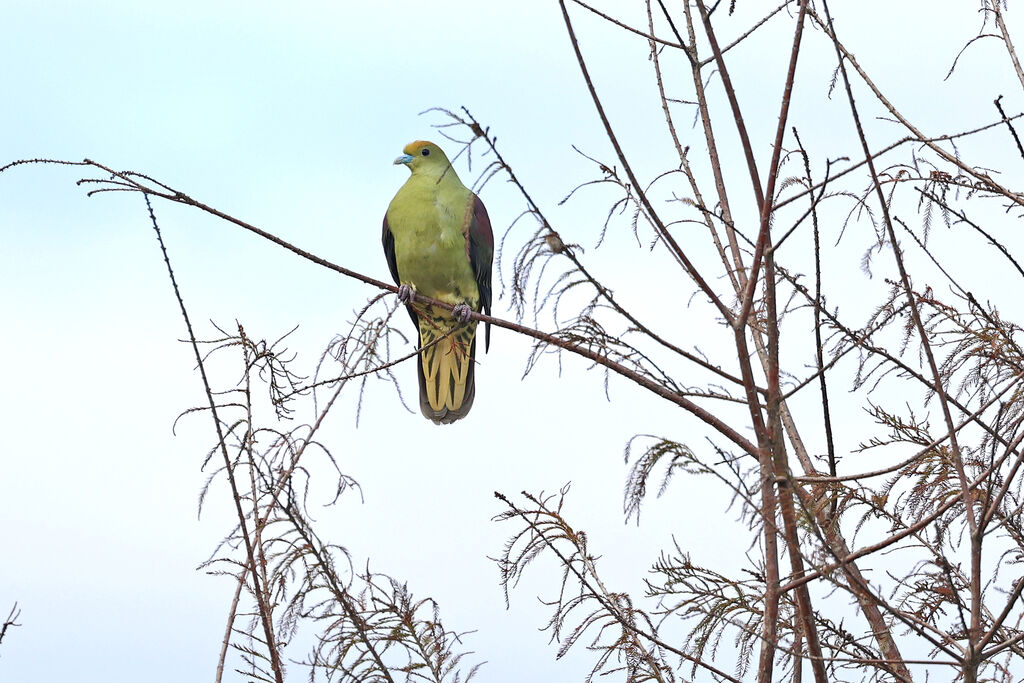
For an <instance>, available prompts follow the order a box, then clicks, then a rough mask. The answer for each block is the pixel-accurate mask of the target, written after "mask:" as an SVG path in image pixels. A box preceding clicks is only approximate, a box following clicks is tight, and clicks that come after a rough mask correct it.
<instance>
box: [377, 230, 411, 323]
mask: <svg viewBox="0 0 1024 683" xmlns="http://www.w3.org/2000/svg"><path fill="white" fill-rule="evenodd" d="M380 241H381V244H382V245H384V258H386V259H387V260H388V270H390V271H391V278H392V279H393V280H394V281H395V284H396V285H399V286H401V285H402V281H401V280H400V279H399V278H398V259H397V258H396V257H395V234H394V233H393V232H391V226H389V225H388V215H387V214H384V227H383V229H382V230H381V237H380ZM405 310H407V311H409V317H410V318H412V323H413V325H419V319H418V318H417V317H416V312H415V311H414V310H413V308H412V306H410V305H406V307H405Z"/></svg>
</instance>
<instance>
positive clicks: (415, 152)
mask: <svg viewBox="0 0 1024 683" xmlns="http://www.w3.org/2000/svg"><path fill="white" fill-rule="evenodd" d="M402 151H403V152H404V154H402V156H400V157H398V158H397V159H395V163H396V164H405V165H406V166H408V167H409V170H410V171H412V172H413V174H419V173H424V174H427V175H432V176H438V177H440V176H442V175H444V174H445V173H446V172H447V171H448V169H450V168H451V162H450V161H448V157H446V156H445V154H444V152H443V151H441V148H440V147H438V146H437V145H435V144H434V143H433V142H425V141H424V140H417V141H416V142H410V143H409V144H408V145H406V146H405V149H403V150H402Z"/></svg>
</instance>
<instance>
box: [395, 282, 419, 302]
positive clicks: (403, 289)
mask: <svg viewBox="0 0 1024 683" xmlns="http://www.w3.org/2000/svg"><path fill="white" fill-rule="evenodd" d="M415 298H416V292H415V291H413V288H412V287H410V286H409V285H401V286H399V288H398V301H399V302H401V303H403V304H409V303H412V301H413V299H415Z"/></svg>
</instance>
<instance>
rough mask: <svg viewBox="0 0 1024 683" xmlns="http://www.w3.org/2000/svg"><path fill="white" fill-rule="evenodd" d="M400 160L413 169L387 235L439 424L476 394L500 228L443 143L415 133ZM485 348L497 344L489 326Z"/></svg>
mask: <svg viewBox="0 0 1024 683" xmlns="http://www.w3.org/2000/svg"><path fill="white" fill-rule="evenodd" d="M402 151H403V154H402V156H400V157H398V158H397V159H395V163H396V164H404V165H405V166H408V167H409V170H410V171H411V172H412V175H410V176H409V179H408V180H406V181H405V184H404V185H402V187H401V188H400V189H399V190H398V193H397V194H396V195H395V198H394V199H392V200H391V204H390V205H388V211H387V213H386V214H385V215H384V230H383V236H382V240H381V241H382V242H383V243H384V255H385V256H386V257H387V259H388V267H389V268H390V269H391V277H393V278H394V280H395V284H397V285H398V298H399V300H400V301H402V303H404V304H406V309H407V310H408V311H409V315H410V316H412V320H413V322H414V323H415V324H416V327H417V329H418V330H419V343H418V345H417V348H419V349H421V352H420V356H419V358H418V362H417V363H416V368H417V370H416V371H417V374H418V376H419V385H420V410H421V411H422V413H423V415H424V416H426V417H427V418H429V419H431V420H433V421H434V422H435V423H436V424H449V423H452V422H455V421H456V420H458V419H461V418H463V417H465V416H466V415H467V414H468V413H469V409H470V408H471V407H472V406H473V398H474V396H475V395H476V385H475V382H474V369H473V366H474V363H475V361H474V356H475V355H476V324H477V323H476V321H475V320H471V319H470V311H477V312H479V311H483V312H484V313H486V314H488V315H490V313H491V260H492V259H493V257H494V235H493V234H492V233H491V221H490V219H489V218H488V217H487V209H485V208H484V203H483V202H482V201H480V198H479V197H477V196H476V195H475V194H473V192H472V191H471V190H470V189H469V188H468V187H466V186H465V185H463V184H462V181H461V180H459V176H458V175H457V174H456V173H455V169H454V168H452V165H451V162H450V161H448V157H446V156H445V154H444V152H443V151H441V148H440V147H438V146H437V145H435V144H434V143H432V142H424V141H422V140H417V141H416V142H412V143H409V144H408V145H406V147H405V149H404V150H402ZM417 294H419V295H422V296H425V297H429V298H431V299H436V300H438V301H444V302H445V303H448V304H452V305H453V306H454V307H455V310H453V311H449V310H446V309H443V308H438V307H437V306H429V305H427V304H425V303H418V302H417V301H416V295H417ZM484 336H485V340H484V348H485V350H486V349H487V348H488V347H489V346H490V344H491V326H490V323H488V324H487V325H486V330H485V335H484Z"/></svg>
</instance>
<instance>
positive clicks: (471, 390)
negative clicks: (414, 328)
mask: <svg viewBox="0 0 1024 683" xmlns="http://www.w3.org/2000/svg"><path fill="white" fill-rule="evenodd" d="M417 313H418V314H419V316H418V317H419V332H420V348H422V349H423V351H422V353H421V354H420V362H419V379H420V410H421V411H422V413H423V414H424V415H425V416H426V417H428V418H430V419H431V420H433V421H434V422H436V423H438V424H448V423H451V422H454V421H455V420H458V419H460V418H462V417H465V416H466V414H467V413H469V409H470V408H471V407H472V405H473V398H474V396H475V394H476V387H475V385H474V374H475V373H474V372H473V365H474V362H473V356H474V355H475V353H476V322H475V321H473V322H470V323H468V324H466V325H460V324H459V323H457V322H456V321H455V320H454V319H453V318H452V317H451V314H450V313H448V311H444V310H438V309H433V308H432V309H431V310H430V311H429V312H425V311H422V310H418V311H417ZM456 328H457V329H456ZM453 329H455V331H454V332H451V331H452V330H453ZM449 332H451V334H449ZM446 335H447V336H446Z"/></svg>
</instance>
